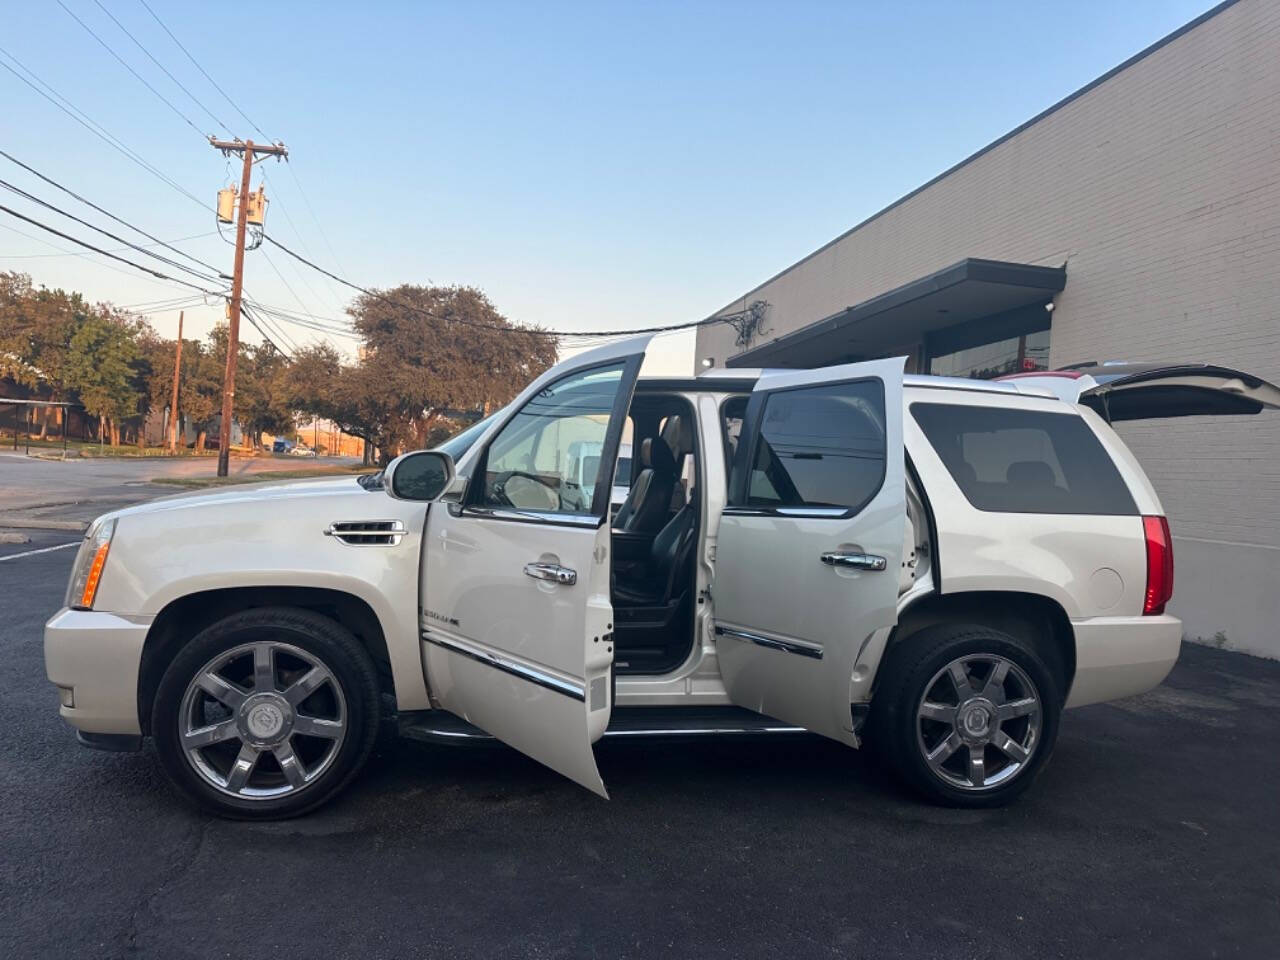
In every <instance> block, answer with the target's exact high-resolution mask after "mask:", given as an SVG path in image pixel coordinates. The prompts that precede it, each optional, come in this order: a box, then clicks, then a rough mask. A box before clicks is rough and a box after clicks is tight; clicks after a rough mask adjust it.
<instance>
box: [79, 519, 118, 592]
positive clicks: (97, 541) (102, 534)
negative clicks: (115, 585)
mask: <svg viewBox="0 0 1280 960" xmlns="http://www.w3.org/2000/svg"><path fill="white" fill-rule="evenodd" d="M115 532H116V521H115V519H114V518H112V519H110V520H97V521H95V522H94V524H93V526H91V527H90V528H89V532H88V533H86V534H85V536H84V543H82V544H80V549H79V551H77V552H76V563H75V566H74V567H72V568H71V583H70V584H68V585H67V606H68V607H71V608H72V609H75V610H92V609H93V600H94V597H96V596H97V595H98V583H99V582H100V581H101V580H102V569H103V567H105V566H106V565H107V551H109V550H110V549H111V538H112V536H114V535H115Z"/></svg>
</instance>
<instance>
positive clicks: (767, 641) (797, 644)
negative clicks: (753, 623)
mask: <svg viewBox="0 0 1280 960" xmlns="http://www.w3.org/2000/svg"><path fill="white" fill-rule="evenodd" d="M716 636H717V637H733V638H734V639H735V640H746V641H747V642H748V643H754V644H756V645H757V646H761V647H768V648H769V649H770V650H781V651H782V652H784V653H795V654H799V655H800V656H802V657H809V658H810V659H811V660H821V659H822V648H821V647H820V646H818V645H817V644H816V643H806V642H805V641H803V640H779V639H778V638H777V637H763V636H761V635H760V634H758V633H749V632H748V631H746V630H735V629H733V628H731V627H722V626H720V624H716Z"/></svg>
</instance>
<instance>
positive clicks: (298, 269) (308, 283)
mask: <svg viewBox="0 0 1280 960" xmlns="http://www.w3.org/2000/svg"><path fill="white" fill-rule="evenodd" d="M262 179H263V182H264V183H266V185H267V186H269V187H271V189H272V191H273V192H274V193H275V194H276V199H275V203H276V205H277V206H278V207H279V208H280V212H281V213H282V214H284V218H285V220H286V221H288V223H289V226H290V228H291V229H292V230H293V235H294V236H295V237H297V238H298V243H299V244H301V245H302V249H303V252H304V253H306V254H307V255H308V256H311V249H310V248H309V247H308V246H307V241H306V238H305V237H304V236H303V235H302V231H301V230H299V229H298V225H297V224H296V223H294V222H293V217H291V216H289V210H288V208H287V207H286V206H285V205H284V203H283V202H282V201H281V198H280V195H279V191H277V190H276V189H275V184H274V183H272V181H271V178H270V177H269V176H267V171H266V170H265V169H264V170H263V171H262ZM294 181H295V182H296V181H297V177H296V176H295V177H294ZM263 255H264V256H265V255H266V251H263ZM289 266H290V267H292V268H293V272H294V275H295V276H296V277H297V278H298V279H299V280H301V281H302V285H303V286H304V287H306V288H307V292H308V293H309V294H311V296H312V297H314V298H315V301H316V303H317V304H319V303H322V302H323V301H322V299H321V297H320V295H319V294H318V293H316V291H315V288H314V287H313V286H311V281H309V280H308V279H307V276H306V274H305V273H304V272H303V270H302V267H301V266H299V265H298V264H297V263H296V262H294V261H292V260H291V261H290V262H289ZM272 269H275V268H274V266H273V267H272ZM329 294H330V296H334V297H335V299H337V297H336V295H335V294H334V291H333V289H332V288H330V290H329ZM299 302H300V303H301V301H299ZM338 307H339V309H341V307H342V305H341V303H339V304H338ZM303 309H305V307H304V308H303Z"/></svg>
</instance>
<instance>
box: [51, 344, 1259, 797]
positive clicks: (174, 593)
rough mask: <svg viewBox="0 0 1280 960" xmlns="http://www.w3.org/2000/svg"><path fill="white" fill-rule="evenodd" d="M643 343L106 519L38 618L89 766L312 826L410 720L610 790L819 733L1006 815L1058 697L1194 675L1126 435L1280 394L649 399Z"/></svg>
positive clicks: (1224, 382) (1160, 379)
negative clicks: (742, 745) (654, 749)
mask: <svg viewBox="0 0 1280 960" xmlns="http://www.w3.org/2000/svg"><path fill="white" fill-rule="evenodd" d="M646 343H647V341H645V340H640V341H636V340H631V341H627V342H624V343H620V344H615V345H611V346H607V347H603V348H601V349H598V350H595V351H592V352H590V353H586V354H582V355H579V356H577V357H574V358H573V359H571V360H569V361H566V362H564V363H561V364H560V365H558V366H556V367H555V368H553V369H551V370H549V371H547V372H546V373H545V374H543V375H542V376H540V377H539V378H538V379H537V380H536V381H534V382H533V383H532V384H530V385H529V386H528V387H527V388H526V389H525V390H524V392H523V393H521V395H520V396H519V397H518V398H517V399H516V400H515V401H514V402H513V403H512V404H511V405H510V406H508V407H507V408H505V409H504V410H502V411H500V412H499V413H497V414H495V415H494V416H493V417H491V418H489V419H488V420H486V421H482V422H481V423H480V424H477V425H476V426H475V427H473V428H471V429H470V430H468V431H466V432H465V433H464V434H462V435H460V436H459V437H457V438H455V439H454V440H452V441H449V442H448V443H446V444H445V445H444V446H443V447H441V448H439V449H437V450H433V451H419V452H416V453H410V454H406V455H405V456H403V457H400V458H399V459H397V460H396V461H394V462H393V463H392V464H391V465H390V466H389V467H388V468H387V469H386V470H385V471H384V472H383V473H382V474H380V475H375V476H372V477H362V478H359V479H356V478H340V479H325V480H316V481H307V482H299V483H291V484H284V485H275V486H271V485H260V486H254V487H238V488H235V489H233V490H228V491H220V492H217V493H212V494H197V495H186V496H178V497H173V498H169V499H164V500H159V501H156V502H152V503H148V504H145V505H142V506H137V507H132V508H129V509H126V510H120V511H117V512H114V513H110V514H107V515H106V516H103V517H101V518H99V519H98V520H97V521H96V522H95V523H94V524H93V525H92V527H91V528H90V529H89V531H88V534H87V536H86V538H85V541H84V545H83V546H82V548H81V550H80V553H79V555H78V556H77V558H76V562H75V566H74V569H73V572H72V577H71V583H70V585H69V588H68V592H67V599H66V606H65V608H64V609H62V610H60V611H59V612H58V613H56V614H55V615H54V616H53V618H52V619H50V620H49V622H48V624H47V625H46V627H45V660H46V665H47V671H48V675H49V679H50V680H51V681H52V682H53V683H54V684H55V685H56V687H57V689H58V693H59V696H60V698H61V714H62V716H63V717H64V718H65V719H66V720H67V721H68V722H69V723H70V724H71V725H72V726H73V727H75V728H76V729H77V730H78V731H79V736H80V739H81V740H82V741H83V742H85V743H87V744H89V745H91V746H99V747H105V748H109V749H136V748H137V747H138V746H139V745H140V743H141V741H142V739H143V738H144V737H148V736H149V737H151V738H152V740H153V741H154V743H155V749H156V753H157V755H158V756H159V759H160V762H161V763H162V764H163V767H164V769H165V771H166V772H167V774H168V775H169V777H170V778H171V779H172V780H173V782H174V783H175V784H176V785H177V786H178V788H179V789H180V790H181V791H182V792H184V793H185V794H186V795H188V796H189V797H191V798H192V799H193V800H195V801H197V802H198V803H201V804H203V805H204V806H206V807H208V808H210V809H212V810H214V811H216V812H218V813H220V814H223V815H225V816H230V817H240V818H272V817H285V816H291V815H296V814H299V813H302V812H304V811H307V810H310V809H312V808H314V807H316V806H317V805H319V804H321V803H323V802H324V801H325V800H327V799H329V798H330V797H332V796H333V795H334V794H335V793H337V792H338V791H339V790H340V789H341V788H342V787H343V786H344V785H345V784H346V783H347V782H348V781H350V780H351V778H352V777H353V776H354V775H355V774H356V773H357V771H358V770H359V769H360V767H361V765H362V764H363V763H364V761H365V758H366V757H367V756H368V754H369V751H370V749H371V747H372V745H373V742H374V739H375V736H376V735H377V733H378V730H379V728H380V727H382V726H383V725H384V721H390V720H393V719H394V721H395V722H396V724H397V725H398V728H399V731H400V732H401V733H402V734H404V735H407V736H411V737H416V738H421V739H426V740H435V741H450V742H457V741H459V740H465V739H468V738H477V739H478V738H490V737H496V738H498V739H499V740H502V741H504V742H505V743H507V744H509V745H511V746H512V747H514V748H515V749H517V750H519V751H521V752H523V753H525V754H528V755H529V756H531V757H533V758H535V759H537V760H539V761H541V762H542V763H544V764H546V765H547V766H549V767H551V768H553V769H554V770H557V771H559V772H560V773H562V774H563V775H565V776H566V777H569V778H570V779H572V780H575V781H577V782H578V783H580V784H582V785H583V786H585V787H587V788H588V789H590V790H593V791H595V792H596V793H598V794H600V795H602V796H603V795H605V786H604V783H603V782H602V781H601V778H600V774H599V773H598V771H597V769H596V763H595V758H594V756H593V753H592V745H593V744H594V743H595V742H596V741H597V740H599V739H600V738H601V737H608V736H662V735H669V736H679V737H691V736H697V735H700V734H714V735H733V734H739V735H742V734H747V735H752V734H758V735H764V734H769V735H794V734H796V733H802V732H804V731H812V732H813V733H817V734H820V735H822V736H825V737H830V738H831V739H834V740H839V741H840V742H842V743H845V744H848V745H849V746H851V747H856V746H858V745H859V744H860V742H861V741H863V740H869V741H870V742H872V743H874V744H875V745H876V746H877V747H878V748H879V750H880V753H881V754H882V755H883V756H884V757H885V758H886V759H887V761H888V762H889V763H890V764H892V765H893V766H894V767H895V768H896V770H897V771H898V772H899V773H900V774H901V776H902V777H903V778H904V779H905V780H906V781H907V782H908V783H909V784H911V785H912V786H913V787H915V788H916V789H917V790H919V791H920V792H922V793H923V794H924V795H925V796H927V797H929V798H931V799H933V800H935V801H938V802H942V803H946V804H953V805H961V806H989V805H995V804H1000V803H1005V802H1007V801H1009V800H1010V799H1011V798H1013V797H1014V796H1016V795H1017V794H1019V793H1021V792H1022V791H1023V790H1025V789H1026V788H1027V787H1028V786H1029V785H1030V784H1031V782H1032V780H1033V779H1034V778H1035V776H1036V774H1037V773H1038V772H1039V771H1040V770H1041V769H1043V767H1044V765H1045V764H1046V763H1047V762H1048V760H1049V755H1050V753H1051V751H1052V750H1053V746H1054V741H1055V739H1056V737H1057V733H1058V723H1059V719H1060V717H1061V714H1062V710H1063V709H1064V708H1068V707H1075V706H1081V705H1083V704H1089V703H1096V702H1098V701H1102V700H1109V699H1114V698H1117V697H1126V696H1130V695H1132V694H1137V693H1141V692H1143V691H1146V690H1150V689H1151V688H1152V687H1154V686H1156V685H1157V684H1159V683H1160V682H1161V680H1163V679H1164V677H1165V675H1166V674H1167V673H1168V672H1169V670H1170V668H1171V667H1172V666H1173V664H1174V661H1175V660H1176V659H1177V657H1178V648H1179V644H1180V642H1181V634H1182V631H1181V626H1180V623H1179V621H1178V620H1177V619H1176V618H1174V617H1172V616H1170V615H1169V614H1168V613H1166V612H1165V603H1166V602H1167V601H1168V599H1169V596H1170V593H1171V590H1172V578H1173V556H1172V549H1171V540H1170V535H1169V527H1168V524H1167V522H1166V520H1165V517H1164V511H1163V509H1162V508H1161V506H1160V501H1159V499H1158V498H1157V497H1156V493H1155V491H1154V490H1153V489H1152V487H1151V484H1150V483H1149V482H1148V480H1147V478H1146V477H1145V476H1144V474H1143V472H1142V469H1141V468H1140V467H1139V465H1138V463H1137V461H1136V460H1135V459H1134V457H1133V455H1132V454H1131V453H1130V452H1129V451H1128V449H1126V447H1125V446H1124V444H1123V443H1122V442H1121V441H1120V439H1119V438H1118V437H1117V435H1116V434H1115V433H1114V432H1113V431H1112V429H1111V427H1110V426H1109V425H1108V421H1109V420H1122V419H1128V418H1136V417H1147V416H1162V415H1185V414H1207V413H1256V412H1258V411H1259V410H1261V409H1263V408H1264V407H1276V406H1280V390H1277V388H1276V387H1275V386H1272V385H1271V384H1268V383H1266V382H1264V381H1260V380H1258V379H1256V378H1253V377H1250V376H1248V375H1245V374H1241V373H1239V372H1236V371H1232V370H1227V369H1223V368H1220V367H1208V366H1192V365H1178V366H1170V365H1156V364H1147V365H1132V364H1130V365H1114V366H1113V365H1094V366H1091V367H1087V368H1079V369H1075V370H1068V371H1060V372H1055V373H1049V374H1039V375H1033V376H1025V377H1015V378H1012V379H1009V380H1006V381H1005V382H995V383H992V382H980V381H966V380H947V379H942V378H936V377H918V376H906V377H904V375H903V372H902V371H903V361H902V360H901V359H898V360H877V361H871V362H866V363H856V364H848V365H843V366H834V367H827V368H823V369H815V370H796V371H763V372H762V371H745V370H744V371H733V370H730V371H725V372H722V373H720V374H718V375H707V376H703V377H700V378H697V379H683V380H647V379H646V380H640V379H638V376H637V374H638V371H639V368H640V364H641V361H642V359H643V356H644V349H645V346H646ZM624 434H625V436H626V437H627V438H629V440H630V442H631V443H632V446H633V449H634V450H635V451H636V452H637V456H636V458H635V468H636V469H635V471H634V475H633V477H632V483H631V487H630V490H629V492H628V494H627V498H626V500H625V502H623V503H622V505H621V507H620V508H616V509H611V506H610V499H611V497H610V493H611V480H612V472H613V469H614V464H615V462H616V460H617V454H618V450H619V447H620V445H621V444H622V443H623V441H624ZM588 449H590V450H591V451H593V454H592V455H593V458H594V463H593V467H594V469H595V474H596V475H595V477H594V482H592V483H585V482H583V477H584V473H583V465H582V464H581V463H579V462H575V460H576V459H579V458H580V457H581V455H582V451H583V450H588Z"/></svg>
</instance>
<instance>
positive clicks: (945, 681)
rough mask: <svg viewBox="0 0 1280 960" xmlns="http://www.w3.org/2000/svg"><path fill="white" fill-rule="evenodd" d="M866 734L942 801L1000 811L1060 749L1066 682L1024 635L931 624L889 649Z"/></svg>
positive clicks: (902, 772)
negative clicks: (1057, 743)
mask: <svg viewBox="0 0 1280 960" xmlns="http://www.w3.org/2000/svg"><path fill="white" fill-rule="evenodd" d="M886 657H887V659H886V663H885V665H884V667H883V670H884V674H883V676H882V679H881V684H880V689H879V690H878V691H877V692H876V694H875V696H874V698H873V700H872V716H871V724H870V730H869V732H870V733H871V734H872V736H873V737H874V738H876V740H877V741H878V744H877V745H878V746H879V747H880V748H881V752H882V753H883V754H884V755H885V758H886V759H887V760H888V761H889V763H890V764H891V765H892V766H893V767H894V768H895V769H896V770H897V772H898V773H899V774H900V775H901V776H902V778H903V779H904V780H906V781H907V782H908V783H909V784H910V785H911V786H913V787H915V788H916V789H917V790H919V791H920V792H921V793H923V794H924V795H925V796H926V797H928V798H929V799H931V800H934V801H935V802H939V803H943V804H946V805H948V806H958V807H994V806H1000V805H1002V804H1005V803H1008V802H1009V801H1011V800H1012V799H1013V798H1014V797H1016V796H1018V795H1019V794H1021V793H1022V792H1023V791H1025V790H1026V789H1027V788H1028V787H1029V786H1030V785H1031V782H1032V781H1033V780H1034V779H1035V777H1036V776H1037V775H1038V774H1039V772H1040V771H1041V770H1042V769H1043V768H1044V765H1045V764H1046V763H1047V762H1048V760H1049V755H1050V754H1051V753H1052V751H1053V745H1054V742H1055V741H1056V739H1057V736H1058V719H1059V716H1060V714H1061V710H1062V694H1061V693H1060V684H1059V682H1058V680H1057V678H1056V677H1055V675H1054V673H1053V672H1052V671H1051V670H1050V669H1049V668H1048V666H1046V664H1045V662H1044V660H1043V659H1042V658H1041V656H1040V655H1039V654H1038V653H1037V651H1036V649H1035V647H1034V646H1033V645H1032V644H1030V643H1028V642H1027V641H1026V640H1024V639H1022V638H1020V637H1015V636H1012V635H1010V634H1005V633H1001V632H999V631H997V630H993V629H990V628H988V627H984V626H979V625H976V624H958V625H944V626H936V627H930V628H927V629H925V630H922V631H920V632H919V633H917V634H914V635H913V636H910V637H908V638H906V639H905V640H903V641H902V642H901V643H900V644H898V645H897V646H895V647H893V648H891V649H890V652H889V653H888V654H887V655H886Z"/></svg>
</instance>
